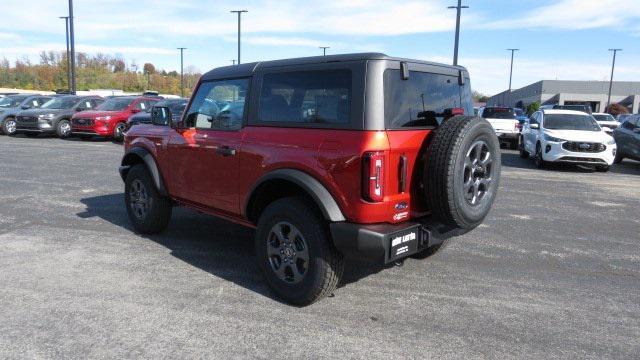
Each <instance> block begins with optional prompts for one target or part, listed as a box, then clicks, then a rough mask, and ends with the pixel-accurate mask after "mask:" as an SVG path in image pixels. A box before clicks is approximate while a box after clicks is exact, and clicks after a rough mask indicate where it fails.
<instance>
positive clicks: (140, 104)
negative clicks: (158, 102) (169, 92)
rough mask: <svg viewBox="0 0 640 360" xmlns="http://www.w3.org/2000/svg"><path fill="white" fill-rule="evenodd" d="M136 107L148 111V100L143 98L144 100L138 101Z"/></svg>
mask: <svg viewBox="0 0 640 360" xmlns="http://www.w3.org/2000/svg"><path fill="white" fill-rule="evenodd" d="M136 109H138V110H142V111H147V109H148V106H147V101H146V100H143V101H140V102H138V103H137V104H136Z"/></svg>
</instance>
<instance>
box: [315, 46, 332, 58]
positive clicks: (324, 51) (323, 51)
mask: <svg viewBox="0 0 640 360" xmlns="http://www.w3.org/2000/svg"><path fill="white" fill-rule="evenodd" d="M318 48H319V49H322V56H327V49H329V48H331V47H330V46H318Z"/></svg>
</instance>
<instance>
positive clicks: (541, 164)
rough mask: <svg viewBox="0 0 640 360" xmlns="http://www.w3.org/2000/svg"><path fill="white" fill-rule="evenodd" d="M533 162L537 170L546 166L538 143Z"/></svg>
mask: <svg viewBox="0 0 640 360" xmlns="http://www.w3.org/2000/svg"><path fill="white" fill-rule="evenodd" d="M534 162H535V164H536V167H537V168H538V169H544V167H545V165H546V163H545V161H544V158H543V157H542V145H540V143H538V144H537V145H536V157H535V159H534Z"/></svg>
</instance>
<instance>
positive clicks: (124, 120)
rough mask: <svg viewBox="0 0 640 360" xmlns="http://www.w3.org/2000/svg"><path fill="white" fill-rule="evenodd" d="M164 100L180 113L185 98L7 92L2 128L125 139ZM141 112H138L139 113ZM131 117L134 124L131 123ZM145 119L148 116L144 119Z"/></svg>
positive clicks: (0, 109) (0, 110)
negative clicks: (127, 132) (155, 105)
mask: <svg viewBox="0 0 640 360" xmlns="http://www.w3.org/2000/svg"><path fill="white" fill-rule="evenodd" d="M158 102H162V106H169V107H171V108H172V110H173V113H175V114H177V115H176V116H179V115H180V114H181V113H182V111H181V109H180V106H182V109H184V106H186V102H187V100H186V99H170V100H163V99H162V98H160V97H157V96H152V95H150V96H118V97H109V98H106V99H105V98H102V97H99V96H76V95H62V96H43V95H8V96H5V97H3V98H1V99H0V130H1V131H2V133H3V134H5V135H10V136H11V135H15V134H17V133H24V134H25V135H26V136H29V137H35V136H38V135H39V134H52V135H56V136H58V137H60V138H66V137H69V136H73V135H78V136H81V137H83V138H89V137H93V136H101V137H106V138H111V139H113V140H115V141H122V140H123V138H124V132H125V131H126V129H128V128H129V127H131V126H132V125H133V124H138V123H142V122H149V121H148V119H149V118H150V116H149V114H150V111H151V108H152V106H153V105H154V104H156V103H158ZM136 115H138V116H136ZM130 118H133V119H131V120H132V123H131V124H128V122H129V121H130ZM145 119H146V120H145Z"/></svg>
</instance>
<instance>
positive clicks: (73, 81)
mask: <svg viewBox="0 0 640 360" xmlns="http://www.w3.org/2000/svg"><path fill="white" fill-rule="evenodd" d="M69 36H70V38H69V45H70V53H69V57H70V58H71V84H70V85H69V87H70V88H71V93H72V94H74V95H75V93H76V45H75V34H74V32H73V0H69Z"/></svg>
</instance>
